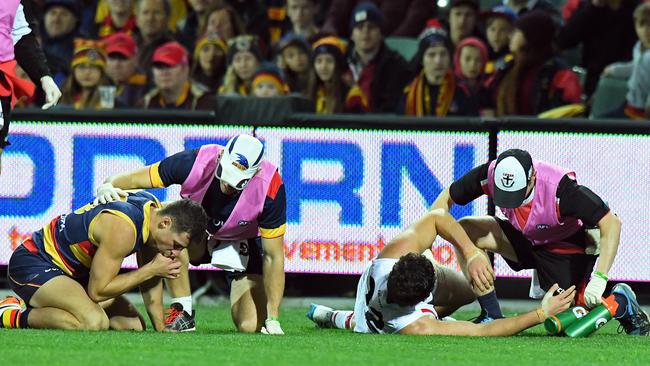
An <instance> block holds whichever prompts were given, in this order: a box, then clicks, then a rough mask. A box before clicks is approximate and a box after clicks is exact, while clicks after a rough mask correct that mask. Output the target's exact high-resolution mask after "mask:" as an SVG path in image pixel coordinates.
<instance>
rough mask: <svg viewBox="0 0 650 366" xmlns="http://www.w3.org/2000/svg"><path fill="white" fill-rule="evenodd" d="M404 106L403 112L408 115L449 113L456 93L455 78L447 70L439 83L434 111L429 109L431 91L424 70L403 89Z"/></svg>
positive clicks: (442, 115)
mask: <svg viewBox="0 0 650 366" xmlns="http://www.w3.org/2000/svg"><path fill="white" fill-rule="evenodd" d="M404 92H405V93H406V106H405V108H404V114H406V115H408V116H430V115H434V116H438V117H444V116H446V115H447V113H449V107H451V102H452V101H453V100H454V94H455V93H456V78H455V77H454V74H453V72H452V71H448V72H447V73H446V74H445V77H444V78H443V80H442V83H441V84H440V91H439V92H438V99H437V100H436V110H435V113H432V111H431V91H430V89H429V87H428V83H427V80H426V78H425V76H424V71H422V72H420V74H419V75H418V76H416V77H415V79H413V81H412V82H411V84H409V85H408V86H407V87H406V88H405V89H404Z"/></svg>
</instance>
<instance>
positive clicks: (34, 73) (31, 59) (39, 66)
mask: <svg viewBox="0 0 650 366" xmlns="http://www.w3.org/2000/svg"><path fill="white" fill-rule="evenodd" d="M20 3H21V4H22V5H23V12H24V13H25V19H26V20H27V23H29V28H30V29H31V32H30V33H29V34H26V35H24V36H22V37H21V38H20V40H19V41H18V43H16V45H15V46H14V54H15V57H16V62H18V64H19V65H20V67H22V68H23V70H25V72H26V73H27V75H28V76H29V78H30V79H32V81H33V82H34V83H36V85H39V80H40V79H41V78H42V77H43V76H46V75H50V70H49V69H48V67H47V61H46V60H45V53H44V52H43V49H42V48H41V46H40V44H39V43H38V40H37V34H36V32H37V31H38V27H37V26H36V18H35V17H34V12H33V11H32V1H31V0H20Z"/></svg>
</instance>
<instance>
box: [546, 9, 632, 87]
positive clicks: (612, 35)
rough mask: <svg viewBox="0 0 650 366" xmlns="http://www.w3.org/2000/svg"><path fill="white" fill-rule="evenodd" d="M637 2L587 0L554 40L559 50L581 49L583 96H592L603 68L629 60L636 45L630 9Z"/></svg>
mask: <svg viewBox="0 0 650 366" xmlns="http://www.w3.org/2000/svg"><path fill="white" fill-rule="evenodd" d="M641 2H642V1H641V0H625V1H621V0H588V1H582V2H581V3H580V6H579V7H578V9H576V11H575V12H574V13H573V15H571V17H570V18H569V19H568V20H567V22H566V24H565V25H564V26H563V27H562V29H561V30H560V32H559V33H558V37H557V44H558V46H559V47H560V48H561V49H570V48H574V47H577V46H578V45H582V60H581V61H582V63H581V66H582V67H584V68H585V69H586V70H587V77H586V79H585V93H586V94H587V96H590V95H591V94H593V92H594V91H595V90H596V85H598V79H599V78H600V74H601V73H602V72H603V70H604V69H605V66H607V65H609V64H611V63H614V62H621V61H629V60H631V59H632V49H633V48H634V43H635V42H636V34H635V33H634V19H633V16H632V14H633V13H634V8H636V6H637V5H639V4H640V3H641Z"/></svg>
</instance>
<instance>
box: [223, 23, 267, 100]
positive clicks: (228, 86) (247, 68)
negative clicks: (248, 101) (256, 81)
mask: <svg viewBox="0 0 650 366" xmlns="http://www.w3.org/2000/svg"><path fill="white" fill-rule="evenodd" d="M227 60H228V69H227V70H226V76H225V77H224V79H223V85H222V86H221V87H220V88H219V94H223V95H241V96H247V95H250V92H251V82H252V81H253V75H254V74H255V71H256V70H257V68H258V67H259V66H260V64H261V63H262V55H261V53H260V49H259V45H258V38H257V37H256V36H253V35H249V34H244V35H241V36H237V37H235V38H233V39H231V40H230V41H228V59H227Z"/></svg>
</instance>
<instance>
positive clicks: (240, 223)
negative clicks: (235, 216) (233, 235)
mask: <svg viewBox="0 0 650 366" xmlns="http://www.w3.org/2000/svg"><path fill="white" fill-rule="evenodd" d="M250 223H251V222H250V221H246V220H239V222H237V225H239V226H246V225H248V224H250Z"/></svg>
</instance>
